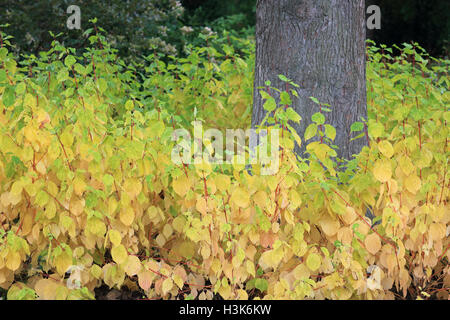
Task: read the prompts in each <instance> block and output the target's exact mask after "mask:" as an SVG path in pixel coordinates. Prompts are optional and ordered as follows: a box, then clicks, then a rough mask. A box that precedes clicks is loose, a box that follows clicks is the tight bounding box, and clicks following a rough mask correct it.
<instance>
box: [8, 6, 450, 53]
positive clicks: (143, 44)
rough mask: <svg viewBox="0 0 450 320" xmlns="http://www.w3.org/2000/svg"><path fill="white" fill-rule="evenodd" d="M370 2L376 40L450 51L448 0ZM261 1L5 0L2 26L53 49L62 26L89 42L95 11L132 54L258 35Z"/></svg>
mask: <svg viewBox="0 0 450 320" xmlns="http://www.w3.org/2000/svg"><path fill="white" fill-rule="evenodd" d="M71 4H75V5H78V6H79V7H80V8H81V16H82V18H81V30H69V29H67V27H66V20H67V18H68V16H69V14H67V13H66V9H67V7H68V6H69V5H71ZM370 4H376V5H379V6H380V8H381V17H382V21H381V30H374V31H369V32H368V34H369V37H370V38H372V39H373V40H375V41H376V42H377V43H383V44H387V45H392V44H394V43H395V44H401V43H403V42H411V41H416V42H418V43H419V44H420V45H421V46H422V47H424V48H425V49H426V50H427V51H428V52H429V53H431V54H432V55H435V56H442V55H446V54H448V47H449V43H448V40H449V38H450V37H449V35H450V19H449V18H450V17H449V15H450V2H449V1H448V0H407V1H405V0H366V5H370ZM180 5H181V6H180ZM255 6H256V0H227V1H223V0H182V1H175V0H109V1H99V0H76V1H72V0H40V1H36V0H0V24H10V26H9V27H8V28H6V29H4V31H5V32H6V33H8V34H10V35H12V36H14V38H15V39H14V40H13V41H12V43H14V44H15V45H16V49H15V51H16V53H19V52H20V53H34V54H37V53H38V52H39V51H40V50H47V49H49V47H50V43H51V40H52V36H51V35H50V34H49V32H48V31H53V32H54V33H55V34H57V33H60V32H62V33H63V34H62V35H61V37H60V38H59V40H60V41H61V42H63V43H64V44H65V45H66V46H72V47H75V48H79V47H82V46H83V45H84V44H85V43H86V41H87V40H86V37H84V36H83V32H84V31H86V29H88V28H90V27H91V24H90V23H89V20H90V19H92V18H94V17H96V18H98V22H97V25H98V26H100V27H102V28H103V29H105V31H106V35H107V38H108V40H109V41H111V44H112V45H113V46H114V47H115V48H117V49H118V50H119V55H120V56H122V57H124V58H130V59H133V58H136V57H141V56H146V55H148V54H150V53H152V52H153V51H154V50H158V51H159V52H162V53H164V54H173V55H184V53H185V49H186V45H189V44H192V45H200V44H202V43H203V44H204V38H201V37H199V36H198V35H199V33H201V32H204V30H205V29H204V28H205V27H209V28H210V29H212V30H213V31H215V32H217V33H218V34H219V35H221V34H222V33H223V31H224V30H226V31H227V32H228V33H229V34H230V35H234V36H236V37H247V36H252V35H253V32H254V26H255V10H256V9H255ZM183 27H185V28H184V29H182V28H183ZM187 27H191V28H192V31H191V29H190V28H187ZM186 28H187V29H186ZM183 30H184V31H183ZM186 30H187V31H186Z"/></svg>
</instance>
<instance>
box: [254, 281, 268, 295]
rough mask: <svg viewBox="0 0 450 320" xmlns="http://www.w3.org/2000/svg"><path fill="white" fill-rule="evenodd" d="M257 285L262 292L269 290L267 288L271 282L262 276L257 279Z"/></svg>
mask: <svg viewBox="0 0 450 320" xmlns="http://www.w3.org/2000/svg"><path fill="white" fill-rule="evenodd" d="M255 287H256V289H258V290H259V291H261V292H264V291H266V290H267V288H268V287H269V283H268V282H267V280H266V279H262V278H258V279H256V281H255Z"/></svg>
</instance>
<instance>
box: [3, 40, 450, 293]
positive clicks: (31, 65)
mask: <svg viewBox="0 0 450 320" xmlns="http://www.w3.org/2000/svg"><path fill="white" fill-rule="evenodd" d="M1 36H2V38H1V39H0V40H1V48H0V94H1V98H0V212H1V215H0V224H1V227H0V286H1V288H3V289H4V290H6V291H7V297H8V299H36V298H40V299H92V298H94V294H93V292H94V288H96V287H98V286H100V285H101V284H106V285H107V286H109V287H116V288H122V287H123V286H126V287H128V288H130V289H131V290H138V291H140V292H141V293H142V296H143V297H147V298H149V299H157V298H163V299H173V298H179V299H196V298H198V299H211V298H213V296H214V295H215V294H217V295H220V296H221V297H222V298H224V299H231V298H240V299H248V298H264V299H272V298H277V299H279V298H283V299H324V298H328V299H392V298H405V297H406V298H412V299H416V298H418V299H424V298H430V297H432V298H440V299H447V298H448V297H449V285H450V273H449V266H448V260H449V259H450V252H449V250H448V248H449V246H450V243H449V238H448V234H449V222H450V214H449V207H448V196H449V192H448V190H449V189H448V178H449V177H448V175H447V174H446V173H447V171H448V155H449V154H448V133H449V131H448V130H449V129H448V126H447V125H446V124H447V122H448V121H449V116H450V112H449V111H448V110H447V108H448V104H449V98H450V95H449V92H448V85H449V82H450V80H449V77H448V73H447V72H448V65H449V61H448V60H436V59H433V58H431V57H429V56H427V55H426V54H425V53H423V52H421V49H420V47H418V46H417V45H415V46H414V47H413V46H412V45H405V46H404V47H402V48H401V51H402V55H401V56H399V57H391V56H390V51H391V49H390V48H386V47H381V48H378V47H376V46H372V45H371V46H370V47H369V48H368V58H369V59H368V64H367V86H368V108H369V119H367V121H366V120H365V119H363V120H362V122H358V123H355V124H354V125H353V126H352V130H353V131H355V132H361V133H360V135H359V137H358V138H361V139H368V140H369V147H365V148H364V149H363V150H362V151H361V153H360V154H358V155H356V156H355V158H354V159H353V160H351V161H349V162H348V163H346V164H345V168H338V167H337V164H336V159H335V157H334V155H335V151H334V147H333V144H332V141H333V139H334V137H335V133H336V132H335V130H334V128H333V127H332V126H330V125H328V124H327V123H326V117H327V111H328V110H329V108H339V106H326V105H325V104H321V103H320V102H319V101H317V100H315V101H316V102H317V104H318V105H317V110H318V112H317V113H316V114H315V115H314V116H313V121H314V124H312V125H311V126H310V127H309V128H308V130H307V131H306V133H305V136H304V137H299V136H298V135H296V134H295V132H293V131H291V130H290V123H292V121H301V115H298V114H296V113H295V111H294V110H293V109H292V108H290V107H289V104H290V103H291V101H292V99H295V98H296V97H295V95H296V94H295V90H292V89H295V84H293V83H291V82H290V81H289V80H288V79H286V78H284V77H283V76H280V79H283V80H284V81H286V82H287V85H286V89H287V91H285V92H283V94H282V95H281V96H282V100H281V101H280V102H276V101H274V100H273V99H272V98H271V96H270V93H271V92H273V90H277V89H276V88H271V87H270V84H269V83H267V88H262V89H261V94H262V95H263V97H264V98H265V99H266V100H267V103H266V104H265V108H266V109H267V110H269V111H271V112H270V113H269V114H268V117H267V119H266V120H267V122H266V124H267V125H268V126H269V127H270V128H271V129H274V128H279V129H280V130H281V131H282V135H281V139H280V140H281V141H280V145H281V150H280V170H279V171H278V172H277V173H276V174H274V175H260V174H259V171H260V169H261V167H260V165H253V166H252V167H251V168H250V169H249V168H248V167H247V168H246V167H245V166H243V165H237V164H235V165H232V164H227V165H215V164H208V163H203V164H199V165H194V164H185V165H180V166H178V165H176V164H174V163H173V162H172V161H171V152H172V149H173V147H174V145H175V142H174V141H172V139H171V136H172V133H173V131H174V129H176V128H180V127H186V128H187V129H190V128H191V122H192V121H193V120H198V121H203V126H204V128H205V129H206V128H211V127H214V128H219V129H222V130H223V129H226V128H244V129H245V128H247V127H248V126H249V124H250V116H251V99H252V98H251V97H252V90H253V89H252V79H253V65H254V60H253V59H254V55H253V44H252V43H251V42H247V41H241V42H242V43H241V46H242V47H243V48H245V47H247V48H250V49H247V50H244V51H243V52H242V53H241V54H237V53H236V52H235V50H234V48H233V47H232V46H230V45H229V44H228V42H227V39H226V38H225V39H222V40H221V42H220V41H219V43H222V45H221V48H220V50H219V49H216V48H214V47H212V46H207V47H196V48H192V49H191V52H190V54H189V56H188V57H187V58H179V59H177V58H172V59H171V60H170V62H169V63H166V62H163V61H162V60H160V59H159V56H158V55H157V54H155V55H150V56H148V57H147V59H146V62H145V63H143V64H135V65H127V64H125V63H124V62H123V61H122V59H120V58H118V57H117V55H116V51H115V50H114V49H112V48H111V46H110V45H109V44H108V42H107V41H105V38H104V37H103V36H102V35H101V34H95V33H93V34H92V36H91V37H90V41H91V44H92V46H91V47H89V48H86V50H85V51H84V52H83V54H82V55H74V50H73V49H71V48H66V47H65V46H63V45H62V44H61V43H60V42H58V41H57V40H54V41H53V42H52V48H51V49H50V50H49V51H47V52H41V53H40V54H39V55H38V56H37V57H35V56H29V57H23V58H22V59H21V60H16V59H15V58H14V56H13V54H12V53H11V52H10V48H11V47H10V43H9V39H8V37H6V36H5V34H3V33H2V34H1ZM236 41H240V40H237V39H236ZM138 80H139V81H138ZM284 89H285V88H283V90H284ZM314 137H319V139H313V138H314ZM311 141H313V142H311ZM294 142H297V143H304V144H307V147H306V149H307V150H308V153H307V154H305V155H303V158H298V157H297V156H296V155H295V154H294V153H293V152H292V150H293V147H294ZM367 210H369V212H370V215H369V217H366V211H367ZM73 266H77V268H74V267H73ZM67 271H71V272H70V274H69V273H67Z"/></svg>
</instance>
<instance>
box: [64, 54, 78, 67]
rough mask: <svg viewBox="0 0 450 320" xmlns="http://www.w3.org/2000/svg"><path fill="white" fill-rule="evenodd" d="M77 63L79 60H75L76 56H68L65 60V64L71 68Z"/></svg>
mask: <svg viewBox="0 0 450 320" xmlns="http://www.w3.org/2000/svg"><path fill="white" fill-rule="evenodd" d="M75 62H77V60H76V59H75V57H74V56H72V55H68V56H67V57H66V58H65V59H64V64H65V65H66V66H67V67H68V68H70V67H71V66H73V65H74V64H75Z"/></svg>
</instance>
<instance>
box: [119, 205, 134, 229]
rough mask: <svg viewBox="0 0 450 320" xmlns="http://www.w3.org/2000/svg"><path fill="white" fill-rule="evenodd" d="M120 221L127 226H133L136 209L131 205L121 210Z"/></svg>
mask: <svg viewBox="0 0 450 320" xmlns="http://www.w3.org/2000/svg"><path fill="white" fill-rule="evenodd" d="M120 221H121V222H122V223H123V224H124V225H126V226H127V227H129V226H131V225H132V224H133V221H134V210H133V208H131V207H127V208H125V209H123V210H121V211H120Z"/></svg>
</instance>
